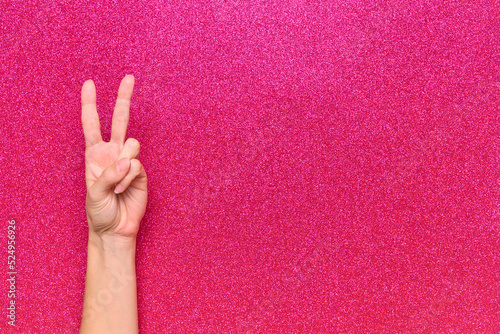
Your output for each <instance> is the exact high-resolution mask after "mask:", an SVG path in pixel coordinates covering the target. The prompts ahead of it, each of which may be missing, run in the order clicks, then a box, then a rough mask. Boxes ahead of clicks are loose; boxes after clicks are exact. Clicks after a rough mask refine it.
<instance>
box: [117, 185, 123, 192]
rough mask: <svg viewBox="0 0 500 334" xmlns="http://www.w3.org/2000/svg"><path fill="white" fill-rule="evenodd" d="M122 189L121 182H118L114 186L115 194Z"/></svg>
mask: <svg viewBox="0 0 500 334" xmlns="http://www.w3.org/2000/svg"><path fill="white" fill-rule="evenodd" d="M122 191H123V187H122V185H121V184H118V185H117V186H116V188H115V194H119V193H121V192H122Z"/></svg>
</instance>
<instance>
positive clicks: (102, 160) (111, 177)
mask: <svg viewBox="0 0 500 334" xmlns="http://www.w3.org/2000/svg"><path fill="white" fill-rule="evenodd" d="M133 89H134V77H133V76H131V75H126V76H125V77H124V78H123V79H122V81H121V83H120V87H119V89H118V98H117V100H116V105H115V109H114V112H113V119H112V128H111V140H110V141H109V142H104V141H103V140H102V137H101V130H100V124H99V116H98V114H97V108H96V89H95V85H94V82H93V81H92V80H87V81H85V82H84V84H83V86H82V125H83V132H84V135H85V145H86V149H85V180H86V183H87V198H86V203H85V206H86V210H87V221H88V224H89V233H94V234H95V235H97V236H99V237H101V238H102V237H103V236H111V237H113V238H114V239H115V237H116V239H117V240H123V241H124V242H128V241H135V238H136V236H137V232H138V231H139V224H140V222H141V220H142V218H143V217H144V213H145V211H146V201H147V176H146V171H145V170H144V167H143V166H142V164H141V162H140V161H139V160H138V159H137V156H138V155H139V148H140V145H139V142H138V141H137V140H136V139H134V138H129V139H127V141H125V135H126V132H127V125H128V121H129V111H130V99H131V97H132V90H133Z"/></svg>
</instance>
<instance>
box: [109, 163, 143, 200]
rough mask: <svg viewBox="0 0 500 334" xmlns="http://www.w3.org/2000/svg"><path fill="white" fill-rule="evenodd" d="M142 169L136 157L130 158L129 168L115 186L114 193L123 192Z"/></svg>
mask: <svg viewBox="0 0 500 334" xmlns="http://www.w3.org/2000/svg"><path fill="white" fill-rule="evenodd" d="M142 171H143V168H142V164H141V162H140V161H139V160H137V159H131V160H130V169H129V171H128V174H127V175H126V176H125V177H124V178H123V180H121V181H120V182H119V183H118V184H117V185H116V187H115V194H120V193H122V192H124V191H125V190H126V189H127V188H128V186H129V185H130V184H131V183H132V181H134V179H135V178H136V177H137V176H139V175H141V174H142Z"/></svg>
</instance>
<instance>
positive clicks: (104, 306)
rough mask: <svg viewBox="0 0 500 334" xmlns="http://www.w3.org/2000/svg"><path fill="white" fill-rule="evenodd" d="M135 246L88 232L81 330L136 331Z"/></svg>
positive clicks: (85, 331) (133, 241) (95, 331)
mask: <svg viewBox="0 0 500 334" xmlns="http://www.w3.org/2000/svg"><path fill="white" fill-rule="evenodd" d="M135 248H136V242H135V239H134V240H131V241H130V242H127V243H124V242H122V241H121V240H120V241H118V240H116V239H113V238H100V237H99V236H97V235H96V234H95V233H93V232H90V233H89V241H88V255H87V278H86V281H85V297H84V304H83V316H82V324H81V333H83V334H85V333H106V334H107V333H120V334H122V333H123V334H128V333H138V323H137V287H136V272H135Z"/></svg>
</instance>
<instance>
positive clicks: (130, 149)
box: [116, 138, 141, 160]
mask: <svg viewBox="0 0 500 334" xmlns="http://www.w3.org/2000/svg"><path fill="white" fill-rule="evenodd" d="M140 148H141V145H140V144H139V141H138V140H137V139H135V138H129V139H127V140H126V141H125V144H124V145H123V149H122V151H121V152H120V155H119V156H118V159H116V160H120V159H122V158H129V159H130V160H132V159H136V158H137V157H138V156H139V152H140Z"/></svg>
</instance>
